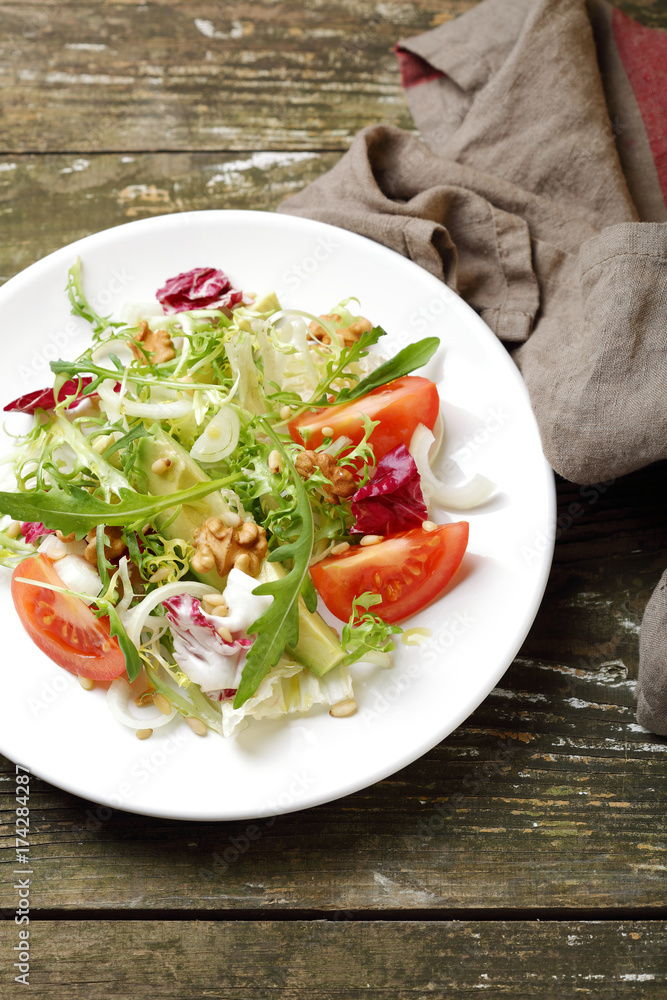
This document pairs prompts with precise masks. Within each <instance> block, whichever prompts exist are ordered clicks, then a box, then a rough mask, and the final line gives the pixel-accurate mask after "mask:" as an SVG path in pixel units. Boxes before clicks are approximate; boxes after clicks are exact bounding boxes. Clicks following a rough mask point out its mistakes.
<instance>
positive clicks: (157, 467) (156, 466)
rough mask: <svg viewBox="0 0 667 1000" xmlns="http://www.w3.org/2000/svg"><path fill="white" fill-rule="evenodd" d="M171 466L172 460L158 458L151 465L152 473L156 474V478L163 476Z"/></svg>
mask: <svg viewBox="0 0 667 1000" xmlns="http://www.w3.org/2000/svg"><path fill="white" fill-rule="evenodd" d="M170 465H171V459H170V458H158V459H156V460H155V461H154V462H153V464H152V465H151V472H154V473H155V475H156V476H162V475H164V473H165V472H166V471H167V469H168V468H169V466H170Z"/></svg>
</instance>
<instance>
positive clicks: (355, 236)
mask: <svg viewBox="0 0 667 1000" xmlns="http://www.w3.org/2000/svg"><path fill="white" fill-rule="evenodd" d="M221 217H224V218H225V219H227V220H229V221H230V222H233V221H234V220H236V219H237V220H238V221H241V222H242V221H246V222H248V221H250V222H252V224H255V223H257V224H259V223H261V224H263V225H276V224H277V225H278V226H279V225H280V223H285V224H289V225H290V226H295V227H297V228H298V229H302V230H304V231H308V230H310V231H311V232H312V231H313V229H314V230H315V231H321V230H325V231H326V230H330V231H331V232H332V233H344V234H345V237H346V239H347V238H349V239H351V240H352V241H353V242H358V244H359V246H360V247H368V246H370V247H371V248H372V250H373V252H374V253H378V252H379V253H380V254H381V255H382V254H384V255H389V256H390V257H391V258H397V257H398V258H399V259H400V260H402V262H403V263H404V264H405V265H408V266H409V267H410V268H414V269H415V272H416V273H419V274H420V275H421V276H423V275H428V277H429V278H431V279H432V280H433V281H434V282H437V283H438V285H439V286H440V287H441V288H442V289H448V293H449V294H451V296H452V298H451V302H452V304H453V306H454V308H455V309H456V310H457V311H458V312H459V313H461V314H463V315H464V316H465V319H466V321H467V322H468V323H471V324H472V325H473V326H475V327H477V329H478V330H479V331H481V333H482V335H483V336H484V338H485V340H486V342H487V344H488V345H489V346H490V345H491V343H493V344H495V348H492V350H495V353H496V355H497V356H498V357H502V358H503V359H504V360H503V363H508V369H509V370H511V371H512V374H513V377H514V385H515V389H517V390H518V391H519V392H520V393H522V395H523V396H524V399H525V401H527V402H528V403H529V396H528V391H527V389H526V386H525V383H524V381H523V379H522V377H521V375H520V372H519V369H518V368H517V367H516V365H515V363H514V361H513V359H512V356H511V355H510V354H509V352H508V351H507V350H506V348H505V347H504V346H503V344H502V343H501V341H500V340H499V339H498V338H497V337H496V335H495V334H494V332H493V331H492V330H491V329H490V327H489V326H488V325H487V324H486V323H485V322H484V320H483V319H482V318H481V317H480V316H479V315H478V314H477V313H476V312H475V311H474V309H472V307H471V306H470V305H468V303H467V302H465V300H464V299H462V298H461V297H460V296H459V295H458V294H457V293H456V292H454V291H453V290H452V289H450V288H449V287H448V286H447V285H446V284H445V283H444V282H441V281H440V280H439V279H438V278H437V277H436V276H435V275H433V274H432V273H430V272H429V271H427V270H426V269H425V268H422V267H421V266H420V265H419V264H417V263H415V262H414V261H412V260H411V259H410V258H407V257H404V256H402V255H401V254H399V253H398V252H397V251H394V250H392V249H391V248H389V247H387V246H385V245H384V244H382V243H378V242H376V241H375V240H372V239H370V238H368V237H366V236H362V235H361V234H359V233H356V232H354V231H352V230H348V229H344V228H343V227H339V226H334V225H331V224H330V223H327V222H321V221H320V220H314V219H308V218H304V217H302V216H295V215H291V214H289V213H277V212H272V211H264V210H250V209H199V210H192V211H187V212H173V213H163V214H160V215H155V216H150V217H148V218H144V219H135V220H132V221H129V222H123V223H119V224H118V225H115V226H110V227H108V228H106V229H102V230H99V231H98V232H95V233H90V234H87V235H86V236H83V237H80V238H79V239H77V240H75V241H74V242H72V243H69V244H66V245H65V246H62V247H59V248H58V249H57V250H54V251H52V252H51V253H49V254H46V255H45V256H44V257H41V258H40V259H39V260H36V261H34V262H33V263H32V264H30V265H28V266H27V267H26V268H24V269H23V270H21V271H20V272H18V274H16V275H13V276H12V277H11V278H9V279H8V281H6V282H5V283H4V284H3V285H2V286H0V311H1V310H2V308H3V300H4V298H5V297H6V295H7V290H9V292H10V294H14V293H15V292H19V293H20V291H21V289H22V287H23V286H29V285H30V284H32V282H33V281H34V280H35V279H36V278H37V277H38V276H39V274H40V272H41V271H42V270H47V269H49V268H50V267H51V266H53V265H54V264H55V263H56V262H57V261H58V260H59V259H60V258H65V257H69V259H71V256H72V254H73V252H77V253H78V254H79V255H81V252H82V251H85V248H86V246H87V245H90V243H91V242H94V243H95V245H96V246H102V247H103V246H104V245H105V244H106V243H107V242H108V241H111V240H113V239H115V238H117V237H118V235H119V234H122V232H123V231H132V230H136V229H137V228H141V229H150V228H153V229H159V228H160V227H162V226H167V227H169V226H173V225H175V224H177V223H179V222H180V223H182V224H183V225H184V226H187V224H188V223H189V222H190V221H193V220H194V221H196V222H205V223H208V222H210V223H211V224H214V223H215V222H216V221H220V219H221ZM63 294H64V292H63ZM528 410H529V413H530V416H531V418H532V422H533V427H534V429H535V430H536V431H537V432H538V437H539V430H538V428H537V422H536V420H535V416H534V414H533V412H532V409H531V408H530V406H529V407H528ZM541 465H542V467H541V470H540V475H542V476H544V479H545V483H544V485H545V487H546V510H545V511H544V514H545V517H544V523H545V526H546V529H547V545H546V547H545V549H544V552H543V553H541V555H542V556H543V558H542V560H541V562H540V568H539V574H538V575H537V583H536V586H535V587H534V590H533V592H532V595H531V600H530V607H529V609H528V612H527V613H526V614H525V621H524V626H523V627H522V629H521V630H520V632H517V634H516V636H515V641H514V642H513V643H512V645H511V648H512V649H513V652H512V654H511V656H510V657H509V659H507V656H505V657H503V659H502V660H501V661H499V665H498V667H497V668H496V670H494V671H493V672H492V674H489V676H488V677H487V682H488V681H489V680H490V679H491V678H492V680H493V683H491V684H490V686H489V685H488V683H487V682H485V684H484V686H483V687H484V690H483V693H482V694H481V697H480V691H481V690H482V689H481V688H480V689H476V691H475V694H474V696H473V698H472V700H473V701H474V705H472V707H471V706H470V704H469V703H468V702H466V704H465V706H463V707H461V708H460V709H459V711H458V712H457V713H455V715H454V716H453V718H454V720H455V721H454V723H453V724H452V722H451V719H450V720H448V722H447V724H446V726H444V727H443V732H441V733H439V734H438V735H437V737H436V738H434V733H433V731H432V730H429V735H428V736H425V737H424V738H423V739H422V740H419V741H418V742H417V743H416V744H413V745H412V746H411V749H410V750H409V751H407V752H406V753H404V754H403V755H402V756H401V757H400V760H398V762H397V758H396V757H392V759H391V763H390V764H388V765H387V766H386V767H383V766H378V767H377V768H376V769H375V770H374V771H373V772H370V773H369V772H368V771H365V772H364V774H363V777H360V778H359V779H358V780H356V781H355V780H354V779H352V780H350V779H348V781H347V782H346V784H345V789H344V790H340V789H338V790H334V791H323V792H322V794H320V795H318V794H316V793H311V794H309V795H308V796H307V801H303V802H297V803H292V804H288V805H286V806H285V807H282V806H281V807H278V808H274V807H273V805H272V806H266V807H264V808H263V809H256V810H253V811H252V812H251V813H248V812H247V811H244V810H241V811H239V812H238V813H236V812H234V811H233V810H229V809H226V810H224V812H221V811H220V810H219V809H217V810H212V811H211V810H208V811H207V810H203V811H202V812H201V813H194V812H192V811H189V812H187V813H182V812H179V811H178V809H174V808H169V809H166V810H165V808H160V807H150V806H148V807H147V806H141V805H140V804H139V803H137V805H136V807H135V806H134V804H132V805H131V806H127V807H126V806H124V805H119V804H118V803H117V802H115V801H112V798H111V797H110V796H108V795H106V796H105V795H99V796H94V797H92V798H91V797H89V792H88V790H87V789H86V790H82V789H81V786H77V785H76V782H75V781H73V780H72V779H70V778H67V777H66V778H65V779H64V780H63V778H61V777H59V776H53V775H50V774H48V769H46V773H45V772H44V771H43V769H41V768H38V770H34V771H33V770H32V768H31V773H34V774H35V776H37V777H40V778H41V779H42V780H44V781H47V782H49V783H50V784H51V785H53V786H54V787H56V788H59V789H61V790H62V791H65V792H67V793H68V794H73V795H76V796H78V797H79V798H83V799H85V800H87V801H91V802H94V803H96V804H99V805H101V806H107V807H110V808H112V809H113V810H114V811H121V812H127V813H129V814H134V815H143V816H151V817H154V818H160V819H171V820H175V821H188V822H202V821H205V822H232V821H242V820H250V819H263V818H267V817H272V816H278V815H288V814H290V813H295V812H301V811H303V810H304V809H310V808H314V807H316V806H319V805H324V804H326V803H329V802H333V801H337V800H339V799H342V798H344V797H346V796H347V795H352V794H355V793H356V792H358V791H360V790H362V789H364V788H368V787H370V786H372V785H374V784H376V783H377V782H378V781H382V780H384V779H386V778H387V777H389V776H390V775H393V774H396V773H398V772H399V771H401V770H402V769H403V768H405V767H408V766H409V765H410V764H412V763H414V761H416V760H418V759H419V758H420V757H422V756H423V755H424V754H425V753H428V752H429V750H431V749H433V748H434V747H435V746H437V745H438V744H439V743H440V742H442V741H443V740H444V739H447V737H448V736H450V735H451V734H452V733H453V732H454V731H455V730H456V729H457V728H458V727H459V726H460V725H461V724H462V723H463V722H464V721H465V720H466V719H467V718H469V716H470V715H471V714H472V713H473V712H474V711H476V709H477V708H478V707H479V706H480V705H481V704H482V702H483V701H484V700H485V699H486V698H487V697H488V695H489V694H490V692H491V691H492V690H493V688H494V687H495V686H496V685H497V683H498V681H499V680H500V678H501V677H502V676H503V675H504V674H505V673H506V671H507V670H508V668H509V666H510V665H511V663H512V662H513V660H514V658H515V657H516V654H517V653H518V652H519V650H520V648H521V646H522V645H523V643H524V641H525V639H526V636H527V635H528V633H529V631H530V629H531V628H532V626H533V623H534V621H535V617H536V615H537V612H538V610H539V607H540V605H541V603H542V599H543V596H544V592H545V590H546V586H547V583H548V579H549V574H550V571H551V565H552V559H553V551H554V547H555V536H556V531H555V527H556V515H557V497H556V486H555V476H554V473H553V470H552V469H551V467H550V466H549V464H548V462H547V460H546V458H545V457H544V454H543V453H542V455H541ZM505 660H507V662H505ZM307 717H308V713H306V714H305V715H301V716H300V718H304V719H305V718H307ZM251 724H252V723H251ZM255 724H256V725H259V724H260V723H255ZM445 730H446V731H445ZM0 740H1V737H0ZM0 752H2V753H3V754H5V756H7V757H8V759H10V760H12V759H13V758H12V756H11V753H10V752H9V753H8V751H7V750H6V749H5V748H4V746H3V745H0ZM40 772H41V773H40Z"/></svg>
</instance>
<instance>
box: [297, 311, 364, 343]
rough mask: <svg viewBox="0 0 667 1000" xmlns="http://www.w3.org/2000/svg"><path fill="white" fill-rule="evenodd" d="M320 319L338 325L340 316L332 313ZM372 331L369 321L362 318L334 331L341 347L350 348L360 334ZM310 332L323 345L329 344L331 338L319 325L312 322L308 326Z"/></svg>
mask: <svg viewBox="0 0 667 1000" xmlns="http://www.w3.org/2000/svg"><path fill="white" fill-rule="evenodd" d="M320 319H324V320H329V321H330V322H331V323H340V316H339V315H338V313H332V314H331V315H330V316H320ZM372 329H373V324H372V323H371V322H370V320H368V319H366V318H365V317H364V316H360V317H359V319H355V321H354V323H351V324H350V326H341V327H340V328H339V329H338V330H336V336H337V337H338V339H339V340H340V342H341V344H342V345H343V347H350V346H351V345H352V344H354V343H356V341H357V340H359V337H360V336H361V335H362V333H367V332H368V331H369V330H372ZM310 332H311V333H312V334H313V336H314V337H317V339H318V340H319V341H321V342H322V343H323V344H330V343H331V337H330V336H329V334H328V333H327V331H326V330H325V329H324V327H323V326H322V325H321V324H320V323H315V322H314V321H313V322H312V323H311V324H310Z"/></svg>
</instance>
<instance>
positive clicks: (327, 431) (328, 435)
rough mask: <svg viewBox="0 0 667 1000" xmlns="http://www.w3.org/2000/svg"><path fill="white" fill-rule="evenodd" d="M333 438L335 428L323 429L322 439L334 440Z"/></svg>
mask: <svg viewBox="0 0 667 1000" xmlns="http://www.w3.org/2000/svg"><path fill="white" fill-rule="evenodd" d="M333 436H334V431H333V427H329V426H327V427H323V428H322V437H325V438H332V437H333Z"/></svg>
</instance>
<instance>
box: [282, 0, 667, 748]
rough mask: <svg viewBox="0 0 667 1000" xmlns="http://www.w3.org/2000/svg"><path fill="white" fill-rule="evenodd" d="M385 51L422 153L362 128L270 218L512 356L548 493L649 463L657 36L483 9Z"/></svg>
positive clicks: (661, 316)
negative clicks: (401, 276) (348, 251)
mask: <svg viewBox="0 0 667 1000" xmlns="http://www.w3.org/2000/svg"><path fill="white" fill-rule="evenodd" d="M397 53H398V56H399V61H400V65H401V71H402V76H403V82H404V87H405V93H406V97H407V100H408V104H409V106H410V109H411V111H412V114H413V116H414V118H415V121H416V123H417V125H418V127H419V128H420V130H421V133H422V137H423V141H422V140H420V139H417V138H416V137H415V136H413V135H409V134H407V133H406V132H403V131H401V130H400V129H396V128H393V127H389V126H382V125H375V126H370V127H368V128H366V129H364V130H363V131H362V132H361V133H359V135H357V136H356V137H355V139H354V140H353V142H352V145H351V147H350V150H349V151H348V152H347V153H346V154H345V156H343V158H342V159H341V160H340V162H339V163H338V164H337V165H336V166H335V167H334V169H333V170H332V171H330V173H329V174H326V175H325V176H323V177H321V178H319V179H318V180H317V181H315V182H314V183H313V184H311V185H310V186H309V187H307V188H306V189H304V190H303V191H301V192H299V193H298V194H296V195H294V196H293V197H291V198H289V199H287V201H285V202H284V203H283V204H282V205H281V206H280V208H279V211H282V212H287V213H291V214H295V215H305V216H308V217H310V218H315V219H320V220H321V221H323V222H328V223H331V224H333V225H338V226H342V227H343V228H344V229H349V230H352V231H354V232H358V233H361V234H362V235H364V236H367V237H369V238H371V239H374V240H376V241H378V242H380V243H383V244H384V245H385V246H388V247H390V248H391V249H393V250H396V251H397V252H399V253H402V254H404V255H405V256H406V257H409V258H410V259H411V260H413V261H415V262H416V263H417V264H419V265H420V266H422V267H424V268H425V269H426V270H428V271H429V272H430V273H431V274H434V275H435V276H436V277H437V278H439V279H440V280H441V281H443V282H445V283H446V284H447V285H449V286H450V287H451V288H453V289H454V290H455V291H457V292H458V293H459V294H460V295H461V296H462V297H463V298H464V299H465V300H466V301H467V302H468V303H469V304H470V305H471V306H472V307H473V308H474V309H476V310H477V312H478V313H479V314H480V315H481V316H482V318H483V319H484V320H485V321H486V322H487V323H488V325H489V326H490V327H491V329H492V330H494V332H495V333H496V334H497V336H498V337H500V338H501V339H502V340H503V341H504V342H505V343H506V346H507V347H508V349H509V350H510V351H511V352H512V356H513V357H514V360H515V361H516V363H517V364H518V366H519V368H520V370H521V372H522V374H523V377H524V379H525V381H526V385H527V387H528V391H529V394H530V398H531V403H532V406H533V410H534V412H535V416H536V418H537V422H538V425H539V428H540V433H541V436H542V442H543V446H544V451H545V454H546V456H547V458H548V460H549V461H550V463H551V464H552V466H553V468H554V469H555V470H556V471H557V472H558V473H560V474H561V475H562V476H563V477H565V478H566V479H569V480H571V481H573V482H576V483H580V484H585V483H595V482H602V481H608V480H610V479H615V478H617V477H619V476H621V475H625V474H626V473H629V472H632V471H634V470H636V469H639V468H641V467H642V466H645V465H647V464H649V463H651V462H655V461H658V460H660V459H665V458H667V221H666V220H667V207H666V204H665V195H667V102H666V96H665V95H666V92H667V33H666V32H659V31H651V30H649V29H646V28H643V27H642V26H641V25H638V24H636V22H634V21H632V20H631V19H629V18H627V17H626V15H623V14H621V13H620V12H619V11H616V10H614V9H613V8H611V7H609V6H608V5H607V4H606V3H605V2H604V0H588V3H586V2H585V0H537V2H535V0H483V2H482V3H480V4H479V5H478V6H476V7H474V8H473V9H472V10H470V11H467V12H466V13H465V14H463V15H462V16H461V17H459V18H457V19H455V20H453V21H450V22H447V23H445V24H443V25H441V26H440V27H438V28H436V29H434V30H433V31H429V32H426V33H425V34H423V35H419V36H417V37H416V38H411V39H406V40H402V41H401V42H399V44H398V46H397ZM610 116H611V117H610ZM626 175H627V176H626ZM631 191H632V194H631ZM640 220H641V221H640ZM653 600H654V603H652V604H650V605H649V609H650V611H649V609H647V618H646V619H645V623H644V626H643V628H642V646H641V649H642V657H641V667H640V687H639V690H640V722H641V721H642V720H648V719H650V720H652V721H651V722H650V723H649V722H646V723H645V724H647V725H651V726H654V727H655V726H658V725H665V726H667V680H665V678H666V677H667V588H666V587H665V586H664V578H663V586H662V590H660V589H659V590H658V591H656V595H654V599H653ZM661 615H662V617H661ZM656 622H657V624H656ZM647 623H648V624H647ZM649 665H650V666H649ZM660 719H664V720H665V722H664V723H663V722H660V721H659V720H660ZM656 731H658V732H664V731H665V729H664V728H663V729H657V730H656Z"/></svg>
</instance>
